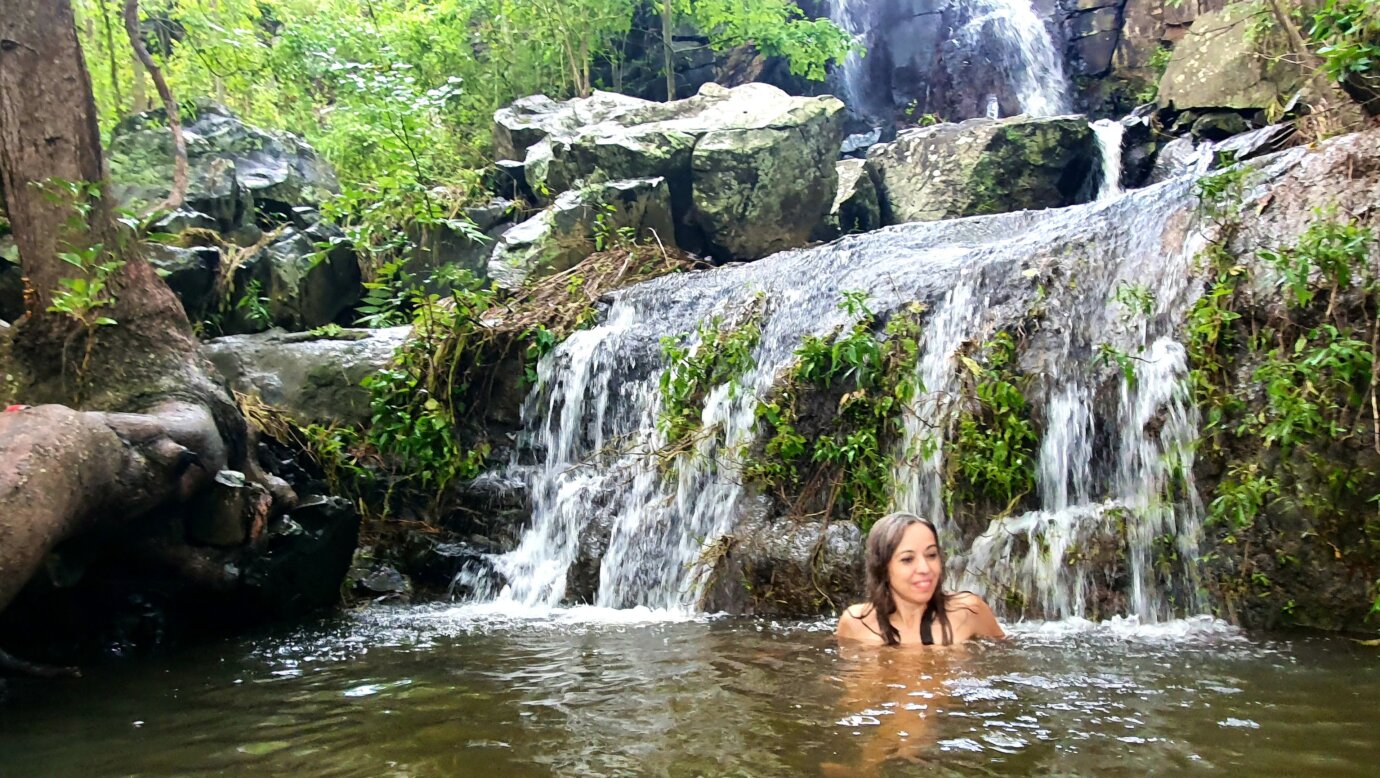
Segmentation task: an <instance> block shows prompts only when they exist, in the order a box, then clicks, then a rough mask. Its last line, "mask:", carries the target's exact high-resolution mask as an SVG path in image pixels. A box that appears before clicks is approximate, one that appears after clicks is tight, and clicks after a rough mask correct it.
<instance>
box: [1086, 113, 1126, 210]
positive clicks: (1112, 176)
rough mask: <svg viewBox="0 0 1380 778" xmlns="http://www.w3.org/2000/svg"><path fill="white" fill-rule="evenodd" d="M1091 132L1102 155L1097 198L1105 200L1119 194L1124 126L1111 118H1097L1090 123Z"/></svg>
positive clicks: (1124, 134)
mask: <svg viewBox="0 0 1380 778" xmlns="http://www.w3.org/2000/svg"><path fill="white" fill-rule="evenodd" d="M1092 129H1093V134H1094V136H1095V137H1096V138H1097V150H1098V151H1099V152H1100V153H1101V155H1102V182H1101V184H1100V186H1099V188H1098V190H1097V199H1099V200H1107V199H1109V198H1112V197H1116V196H1118V195H1120V194H1121V192H1122V189H1121V145H1122V142H1123V140H1124V139H1125V136H1126V127H1125V126H1124V125H1122V123H1121V122H1117V121H1112V120H1111V119H1098V120H1097V121H1095V122H1093V123H1092Z"/></svg>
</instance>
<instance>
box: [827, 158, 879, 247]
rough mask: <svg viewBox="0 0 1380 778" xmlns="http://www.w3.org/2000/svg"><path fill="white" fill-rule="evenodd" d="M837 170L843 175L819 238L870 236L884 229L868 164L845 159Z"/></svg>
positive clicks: (838, 165) (837, 164)
mask: <svg viewBox="0 0 1380 778" xmlns="http://www.w3.org/2000/svg"><path fill="white" fill-rule="evenodd" d="M835 168H836V169H837V170H838V175H839V183H838V191H837V192H836V193H835V194H834V203H833V205H831V206H830V207H829V214H828V215H827V216H826V217H825V218H824V224H823V225H822V226H821V227H820V230H819V233H818V235H817V237H819V238H820V239H821V240H833V239H834V238H836V237H838V236H839V235H848V234H850V233H854V232H870V231H872V230H875V229H877V228H879V227H881V226H882V211H881V205H880V204H879V203H878V201H877V187H876V185H874V184H873V183H872V176H870V175H868V172H867V163H866V162H865V161H863V160H861V159H843V160H839V161H838V162H837V163H835Z"/></svg>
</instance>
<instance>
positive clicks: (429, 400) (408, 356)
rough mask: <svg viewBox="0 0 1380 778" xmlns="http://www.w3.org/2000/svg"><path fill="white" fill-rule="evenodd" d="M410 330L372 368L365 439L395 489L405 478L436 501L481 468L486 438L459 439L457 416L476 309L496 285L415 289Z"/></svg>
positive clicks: (484, 303) (461, 407)
mask: <svg viewBox="0 0 1380 778" xmlns="http://www.w3.org/2000/svg"><path fill="white" fill-rule="evenodd" d="M414 302H415V309H414V312H413V319H412V324H413V333H412V337H410V338H409V339H408V340H407V342H406V343H404V344H403V345H402V346H401V347H399V349H398V351H397V353H396V354H395V355H394V357H393V365H392V366H391V367H389V368H387V369H384V370H381V371H379V372H378V373H375V374H374V375H371V376H369V377H368V378H366V379H365V381H364V386H365V387H366V388H368V389H369V409H370V418H369V427H368V432H367V435H366V438H365V442H367V443H368V444H369V445H371V446H372V447H373V448H374V449H375V450H376V451H377V452H378V454H379V455H380V456H381V457H382V458H384V460H385V462H386V463H387V469H388V475H389V493H390V495H391V494H392V493H393V492H394V490H395V489H396V488H397V487H398V486H399V485H405V486H406V487H407V488H408V489H409V490H410V491H411V492H412V493H414V494H416V495H426V496H429V497H430V499H431V502H432V505H433V506H435V505H438V504H439V503H440V501H441V499H442V498H443V497H444V496H445V491H446V489H447V487H449V486H450V484H451V483H453V482H454V481H455V480H457V479H465V478H473V477H475V476H476V475H478V474H479V471H480V469H481V467H482V465H483V463H484V457H486V456H487V455H488V445H487V444H480V445H479V446H477V447H475V448H472V449H468V450H466V449H464V448H462V446H461V445H460V442H459V441H460V436H459V421H460V419H461V418H462V414H463V413H464V412H465V410H466V407H465V398H466V396H467V392H468V390H469V385H468V382H467V381H466V380H465V376H464V375H463V374H460V373H458V372H457V370H456V367H457V366H456V365H455V364H454V363H453V362H449V361H448V360H449V359H454V360H456V361H458V360H459V359H460V358H461V357H462V356H463V353H464V346H465V345H466V344H467V343H468V342H469V341H470V340H471V339H472V338H473V337H474V336H475V334H476V329H477V327H478V326H479V325H478V318H479V315H480V314H482V313H483V312H484V311H486V310H488V309H489V307H490V306H491V305H492V304H493V292H492V291H490V290H489V289H487V288H484V287H480V286H477V285H476V286H474V287H473V288H469V289H465V288H458V289H454V290H452V295H451V297H450V299H448V300H447V301H445V302H444V303H443V302H442V300H441V297H440V296H439V295H437V294H427V293H425V292H420V291H419V292H417V293H416V295H415V297H414Z"/></svg>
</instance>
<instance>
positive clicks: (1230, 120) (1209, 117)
mask: <svg viewBox="0 0 1380 778" xmlns="http://www.w3.org/2000/svg"><path fill="white" fill-rule="evenodd" d="M1250 129H1251V125H1250V123H1249V122H1247V121H1246V119H1245V118H1244V117H1242V116H1241V114H1239V113H1237V112H1235V111H1211V112H1208V113H1205V114H1203V115H1202V116H1199V117H1198V118H1197V119H1195V120H1194V121H1193V127H1192V130H1191V132H1192V134H1193V137H1195V138H1202V139H1204V140H1226V139H1227V138H1230V137H1231V136H1233V135H1240V134H1241V133H1243V132H1246V131H1248V130H1250Z"/></svg>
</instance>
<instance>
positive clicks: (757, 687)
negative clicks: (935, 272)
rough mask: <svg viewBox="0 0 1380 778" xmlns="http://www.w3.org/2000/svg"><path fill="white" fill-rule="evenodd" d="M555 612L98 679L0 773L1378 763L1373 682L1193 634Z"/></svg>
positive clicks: (391, 616)
mask: <svg viewBox="0 0 1380 778" xmlns="http://www.w3.org/2000/svg"><path fill="white" fill-rule="evenodd" d="M571 610H572V611H574V612H560V611H552V612H548V613H546V614H544V615H543V616H541V617H535V616H531V615H530V614H529V615H527V616H524V617H521V618H519V617H517V616H513V615H511V614H509V615H507V616H503V617H501V618H500V617H498V616H494V615H493V614H492V613H491V612H485V611H482V610H475V609H464V608H459V609H457V608H446V607H430V608H417V609H409V608H379V609H374V610H371V611H367V612H365V613H362V614H358V615H355V616H352V617H348V618H343V619H339V620H336V621H333V622H329V623H325V624H322V625H318V626H316V627H312V628H304V629H301V630H298V631H295V632H292V633H289V634H286V635H279V636H275V637H270V638H264V639H261V640H259V641H257V642H256V643H248V642H239V643H230V644H225V645H224V646H218V647H211V648H210V649H207V650H204V651H201V652H197V653H194V654H189V655H186V656H181V657H175V658H172V659H168V660H158V661H157V662H155V663H154V664H153V665H151V666H145V667H140V668H135V667H132V666H121V667H118V668H115V669H114V670H112V671H108V672H105V673H97V674H93V676H92V677H89V678H88V679H86V680H84V681H83V683H82V684H79V685H73V686H70V687H67V686H64V687H60V688H58V689H56V690H55V691H54V692H53V693H52V694H50V695H48V696H46V697H45V698H44V699H43V700H42V704H36V705H29V706H26V707H25V708H24V709H23V710H17V709H13V708H3V707H0V751H3V752H4V753H5V758H6V761H5V762H4V763H5V765H6V768H5V772H6V775H7V776H9V775H16V776H29V775H35V776H36V775H53V774H76V773H80V772H83V771H85V772H96V773H101V774H105V773H114V774H187V773H196V772H200V773H208V774H216V773H224V774H268V773H276V774H283V773H292V772H298V773H303V774H311V775H351V776H352V775H360V776H364V775H379V774H389V773H395V774H407V775H414V776H432V775H435V776H468V775H475V776H480V775H483V776H489V775H505V776H508V775H512V776H518V777H519V778H521V777H522V776H528V775H551V774H561V775H565V774H598V775H670V774H696V773H698V774H712V775H719V774H751V775H754V776H776V775H782V776H785V775H800V774H817V773H818V772H820V769H821V765H822V764H824V763H829V764H834V765H841V766H842V767H840V769H842V770H844V773H843V774H858V773H859V772H866V771H869V770H874V769H875V770H876V771H878V772H879V773H880V774H883V775H887V774H893V773H894V774H897V775H903V774H908V772H907V768H908V767H909V766H910V765H911V762H913V761H916V760H919V761H924V762H926V763H931V762H932V763H933V764H934V765H935V767H936V768H938V772H940V773H946V772H962V773H971V772H979V773H987V774H1002V775H1025V774H1031V773H1042V774H1048V773H1051V772H1056V773H1064V774H1099V773H1108V774H1141V773H1145V772H1172V771H1180V770H1185V771H1195V772H1201V771H1204V770H1212V769H1220V770H1228V771H1230V774H1252V773H1255V774H1268V773H1281V774H1288V773H1307V772H1317V771H1318V770H1320V769H1325V770H1326V771H1327V772H1328V773H1329V774H1335V775H1343V776H1347V775H1356V776H1361V775H1368V774H1369V768H1370V767H1371V766H1373V764H1374V763H1375V761H1376V759H1377V757H1380V747H1377V745H1376V744H1375V741H1374V738H1373V733H1374V731H1376V728H1377V727H1380V712H1377V711H1376V706H1374V705H1373V704H1371V701H1372V700H1374V699H1376V697H1377V696H1380V669H1377V663H1375V662H1374V654H1373V652H1370V653H1364V654H1362V653H1360V652H1358V651H1357V650H1356V649H1354V648H1353V647H1350V646H1348V645H1347V644H1345V643H1343V642H1341V641H1289V642H1283V641H1280V642H1271V641H1263V640H1259V639H1255V638H1251V637H1248V636H1244V635H1241V634H1240V633H1237V632H1235V631H1233V630H1223V629H1221V628H1220V627H1219V625H1217V624H1214V623H1211V622H1210V621H1209V622H1195V623H1194V624H1189V625H1154V626H1153V628H1149V629H1147V628H1146V627H1145V626H1142V625H1129V624H1117V625H1113V626H1107V625H1077V628H1074V627H1071V626H1070V625H1058V626H1051V625H1016V626H1015V628H1014V629H1013V630H1012V632H1013V638H1012V639H1011V640H1010V641H1007V642H1006V643H1005V644H1003V645H995V646H975V647H972V648H971V649H964V650H956V651H919V650H914V651H904V650H895V649H884V650H881V649H879V650H875V651H868V650H854V649H851V648H849V649H846V650H840V649H839V647H838V646H837V645H836V644H835V642H834V640H833V638H832V637H831V636H829V635H827V634H825V633H824V632H823V630H817V629H815V628H814V626H813V625H809V624H805V625H801V624H784V623H773V622H763V621H747V620H740V619H730V618H690V619H687V618H683V617H672V616H669V615H665V614H657V613H623V614H607V613H599V612H598V611H597V610H593V609H587V610H583V611H580V610H577V609H571ZM1173 635H1178V636H1180V637H1182V638H1183V639H1182V641H1181V642H1179V643H1176V642H1175V641H1174V640H1173V639H1169V638H1168V637H1167V636H1173ZM126 668H127V669H126ZM136 721H137V722H142V723H141V725H139V726H137V727H136V726H134V725H132V724H131V722H136ZM74 732H80V733H82V734H81V736H80V737H73V736H72V733H74ZM1262 733H1268V737H1265V736H1264V735H1263V734H1262ZM131 736H133V737H136V738H137V741H134V740H130V738H131ZM283 744H289V745H288V746H283ZM132 745H135V746H136V747H131V746H132ZM16 754H17V755H18V756H17V757H16V756H14V755H16ZM868 765H871V767H869V766H868Z"/></svg>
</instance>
